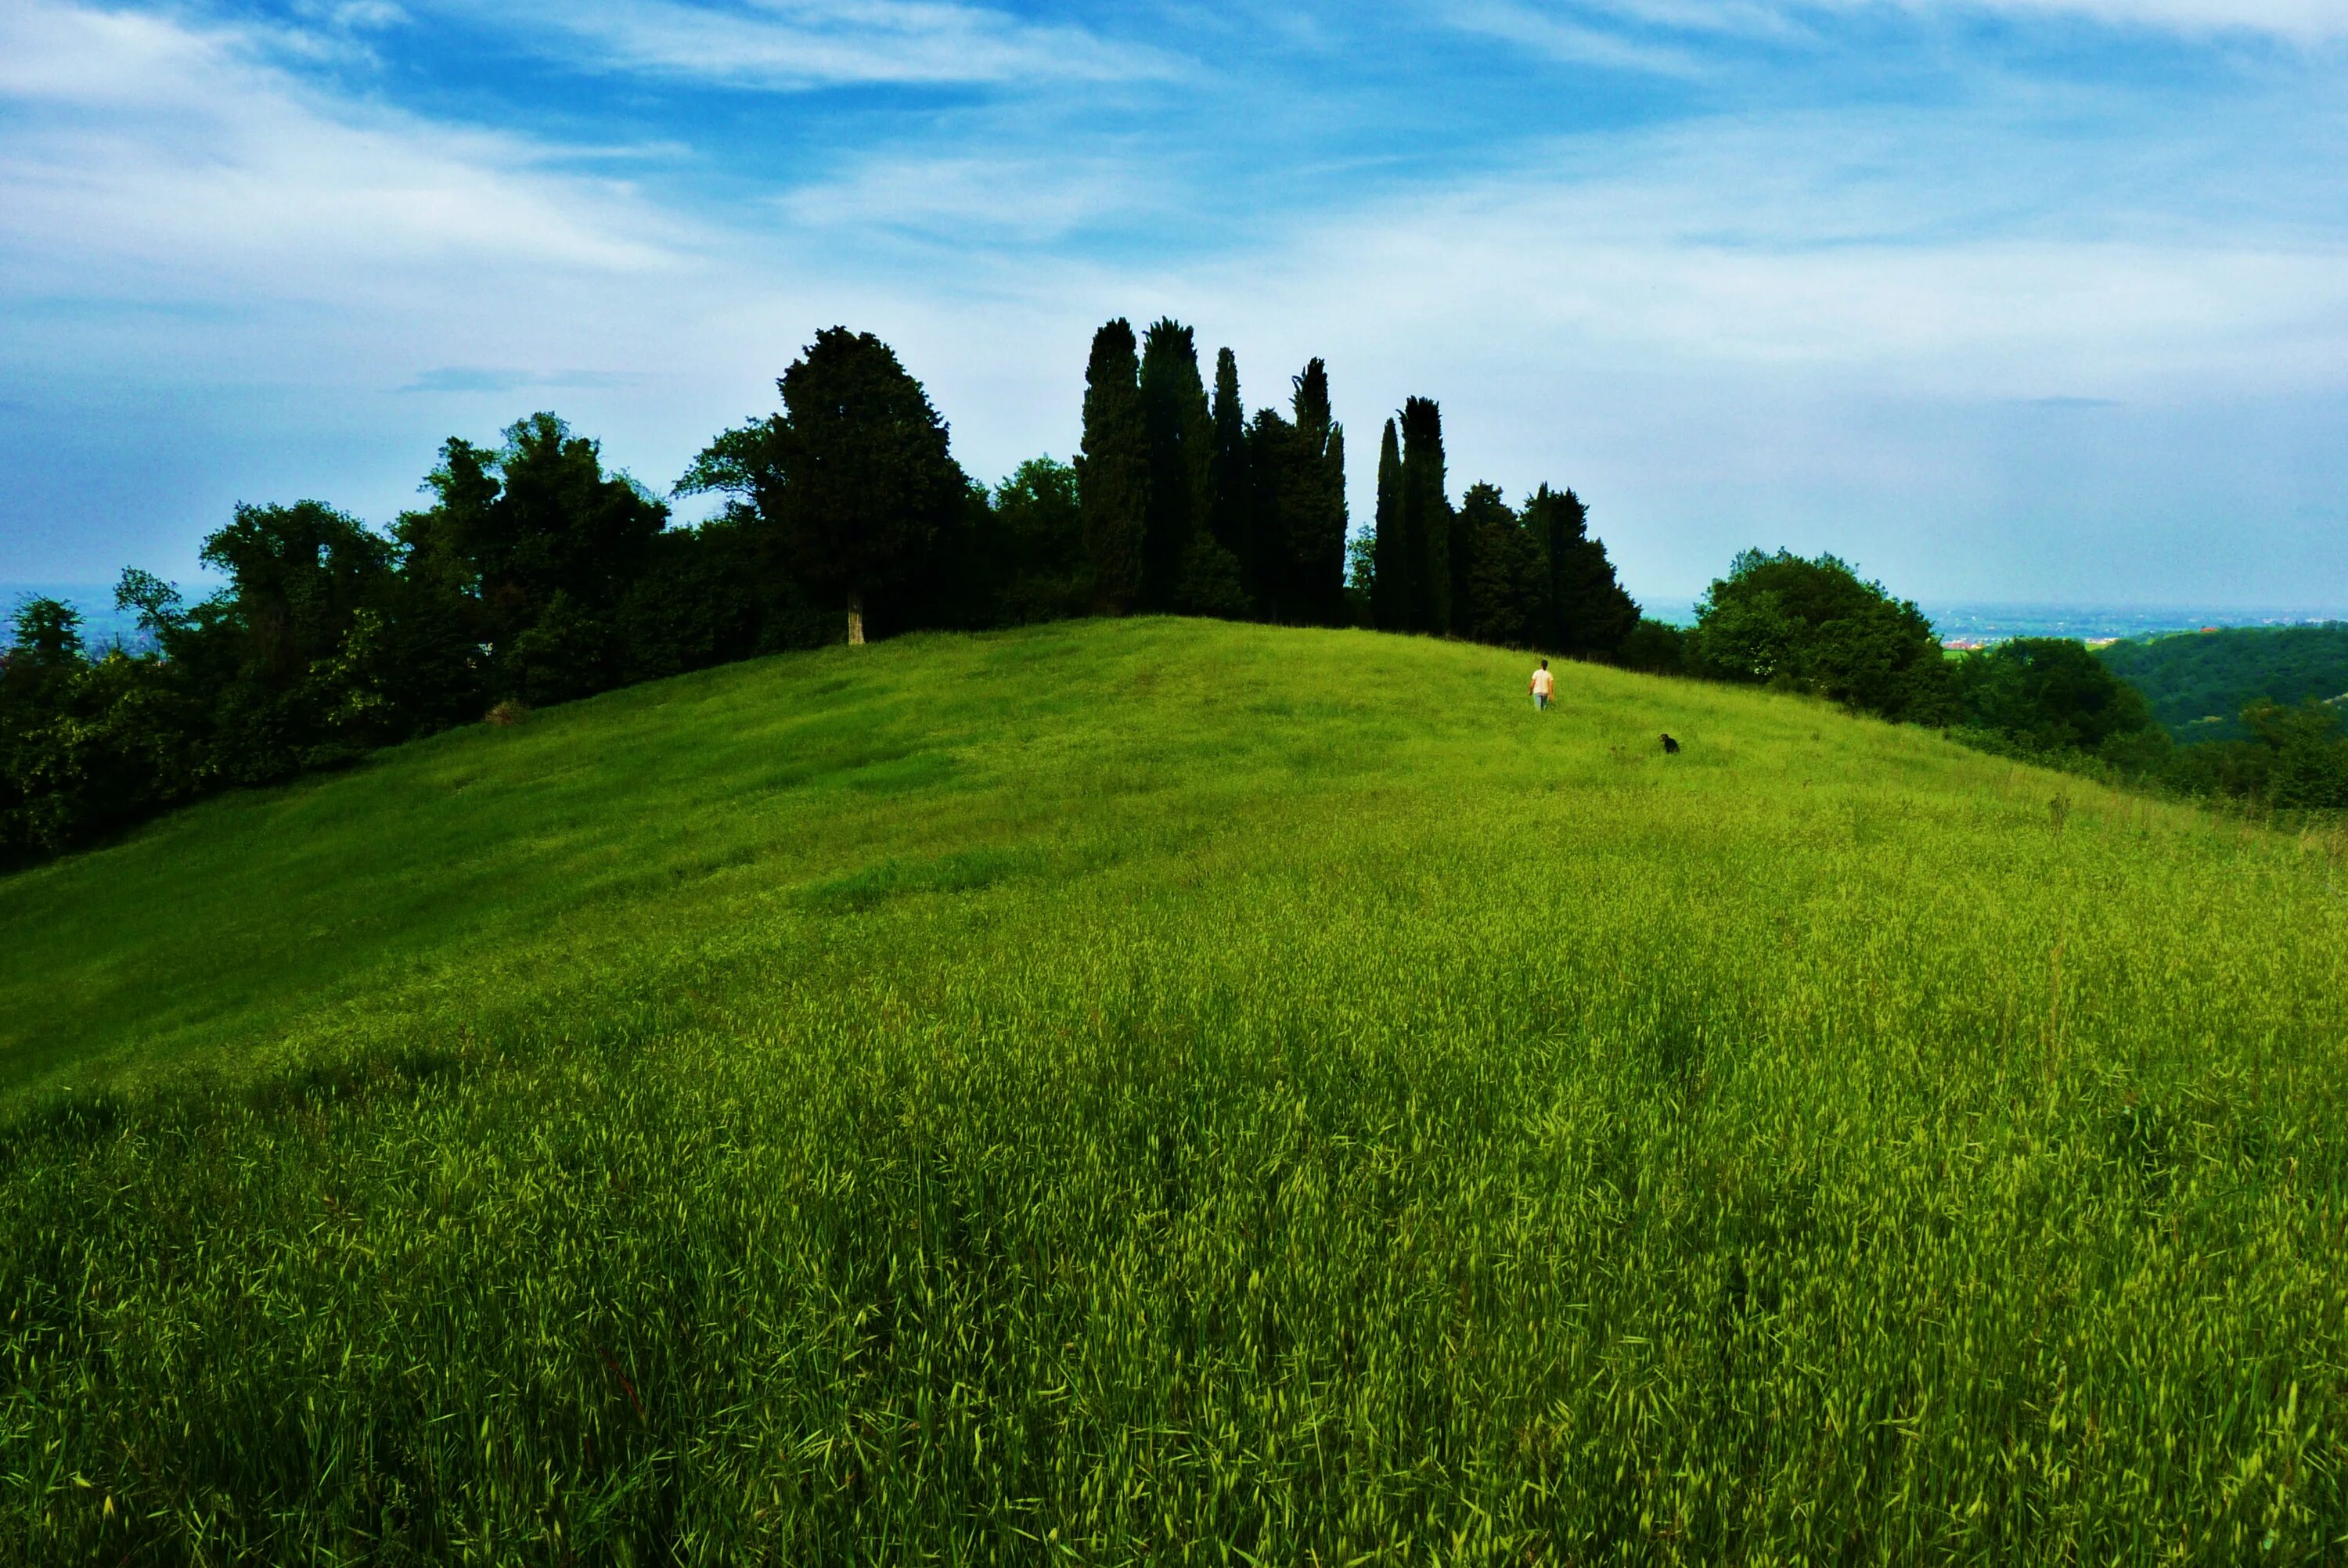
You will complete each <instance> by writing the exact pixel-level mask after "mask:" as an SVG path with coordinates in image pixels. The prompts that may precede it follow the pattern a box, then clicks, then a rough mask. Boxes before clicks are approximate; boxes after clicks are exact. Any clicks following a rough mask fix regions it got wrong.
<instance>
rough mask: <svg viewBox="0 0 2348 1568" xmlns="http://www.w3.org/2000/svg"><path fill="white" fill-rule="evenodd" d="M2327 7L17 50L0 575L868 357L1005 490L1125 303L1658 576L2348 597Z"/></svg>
mask: <svg viewBox="0 0 2348 1568" xmlns="http://www.w3.org/2000/svg"><path fill="white" fill-rule="evenodd" d="M2343 67H2348V5H2341V4H2339V3H2338V0H1972V3H1959V0H1711V3H1704V4H1699V3H1697V0H1583V3H1568V0H1455V3H1451V4H1437V3H1432V0H1430V3H1426V4H1419V3H1399V0H1398V3H1395V4H1373V3H1356V4H1346V5H1334V4H1333V5H1316V4H1303V5H1260V4H1227V5H1204V4H1179V3H1172V0H1167V3H1152V0H1135V3H1129V4H1124V5H1080V4H1074V3H1069V4H1039V5H964V4H960V3H957V0H726V3H709V4H702V3H697V0H659V3H652V4H622V3H619V0H467V3H464V4H458V3H457V0H280V3H273V4H226V3H218V4H205V3H201V0H196V3H190V4H184V5H149V6H129V5H112V6H100V5H81V4H74V3H71V0H10V3H9V5H7V6H6V7H5V8H0V473H5V475H6V477H7V483H6V484H5V487H0V580H12V581H27V580H47V581H72V580H93V579H110V578H111V577H112V576H113V575H114V573H115V571H116V570H117V569H118V568H119V567H121V566H122V565H124V564H128V563H137V564H140V565H144V566H148V567H150V568H152V569H158V570H160V571H163V572H165V573H166V574H167V575H174V576H179V577H181V578H183V579H184V578H188V577H190V576H191V575H192V572H193V561H194V554H195V548H196V545H197V542H198V541H199V540H200V539H201V537H202V536H203V534H204V533H206V532H207V531H209V530H210V529H211V528H216V527H218V526H219V525H220V524H221V522H223V521H224V520H225V519H226V517H227V515H228V512H229V509H230V507H232V505H233V504H234V503H235V502H236V501H237V500H239V499H252V500H290V499H293V498H295V497H304V496H315V497H320V498H323V499H326V500H330V501H333V502H335V503H336V504H338V505H341V506H343V507H346V508H348V509H350V510H353V511H355V512H357V513H358V514H359V515H361V516H363V517H366V518H371V519H373V520H376V521H378V522H384V521H387V520H388V519H389V518H391V517H392V516H394V515H395V514H396V512H397V511H398V510H399V509H401V508H402V507H406V506H408V505H411V504H413V497H414V494H415V487H416V485H417V480H418V478H419V477H421V475H422V474H423V473H424V471H425V470H426V469H427V468H428V467H429V466H430V465H431V462H432V458H433V454H434V451H435V449H436V447H437V446H438V443H439V441H440V440H441V439H442V438H443V437H445V436H449V435H464V436H469V437H472V438H475V439H489V438H491V437H493V436H494V435H495V433H496V431H497V430H498V428H499V426H501V425H504V424H506V423H508V422H509V421H510V420H512V419H514V418H516V417H518V416H520V415H524V414H527V413H529V412H530V411H531V410H533V409H537V408H544V407H551V408H553V409H556V410H557V411H559V412H561V413H562V414H563V415H566V416H567V417H569V418H570V419H571V420H572V422H573V423H574V424H575V425H578V426H580V427H581V428H582V429H583V430H585V431H586V432H588V433H589V434H592V435H594V436H599V437H601V438H602V441H603V443H604V450H605V453H606V456H607V457H608V458H609V459H610V460H612V461H613V462H614V463H616V464H618V465H620V466H625V467H626V468H628V469H629V470H630V471H631V472H633V473H634V474H635V475H636V476H637V477H640V478H642V479H644V481H645V482H647V483H648V484H650V485H652V486H654V487H655V488H662V487H665V486H666V485H668V484H669V483H670V482H672V481H673V480H674V479H675V477H676V476H677V475H678V473H680V472H681V471H682V469H683V468H684V466H685V464H686V463H687V462H688V461H689V460H690V458H691V456H692V455H693V453H694V452H695V450H696V449H697V448H698V446H700V445H701V443H702V442H703V441H705V439H706V438H707V437H708V436H710V435H711V434H712V433H714V432H715V431H716V430H717V429H719V428H721V427H722V426H724V425H728V424H732V423H735V422H736V421H738V420H740V419H741V418H743V417H744V416H746V415H750V414H752V413H755V412H763V411H764V410H765V409H767V407H769V406H771V405H772V402H773V391H772V382H773V378H774V377H775V376H776V375H777V374H780V372H781V370H782V369H783V367H784V366H785V365H786V364H788V363H789V361H790V360H791V359H792V357H794V355H795V354H797V352H798V349H799V347H800V345H801V344H803V343H805V342H806V341H807V340H808V338H809V337H810V336H811V335H812V333H814V331H815V330H816V329H817V328H819V327H820V326H824V325H828V324H830V323H834V322H843V323H849V324H851V325H856V326H860V327H869V328H870V329H872V330H875V331H878V332H880V333H881V334H882V335H884V336H885V337H887V338H889V339H890V341H891V342H892V343H895V344H896V345H897V347H898V349H899V351H900V353H901V355H902V356H903V358H904V359H905V361H906V363H907V364H909V365H910V366H911V368H912V369H913V371H914V373H915V374H918V375H920V376H922V378H923V380H924V381H925V382H926V383H927V384H928V385H929V387H930V390H931V394H932V397H933V399H934V400H935V401H936V402H937V404H938V405H939V406H940V408H941V409H942V412H943V413H944V414H945V415H946V417H947V418H948V419H949V420H950V421H951V422H952V423H953V429H954V443H955V449H956V452H957V455H958V456H960V457H961V458H962V460H963V464H964V465H965V466H967V467H969V468H970V469H971V470H972V471H973V473H976V474H978V475H980V476H981V477H987V478H993V477H997V476H999V475H1001V474H1003V473H1004V472H1005V471H1007V470H1008V469H1009V468H1011V467H1012V466H1014V465H1015V464H1016V463H1017V462H1018V461H1019V460H1020V459H1021V458H1022V457H1025V456H1032V455H1034V454H1035V453H1037V452H1045V451H1048V452H1051V453H1054V454H1057V455H1060V456H1066V455H1067V454H1068V453H1069V452H1070V451H1071V449H1072V448H1073V447H1074V446H1075V445H1076V435H1077V413H1078V401H1079V395H1080V391H1081V376H1082V368H1083V362H1084V354H1085V347H1086V342H1087V340H1088V337H1089V334H1090V333H1091V331H1092V329H1093V328H1094V327H1095V326H1096V325H1097V324H1098V323H1099V322H1100V321H1101V320H1102V319H1104V318H1105V317H1107V316H1108V315H1112V314H1125V315H1129V316H1131V317H1133V318H1134V319H1135V320H1136V321H1137V323H1139V322H1141V321H1145V320H1147V319H1148V318H1150V317H1154V316H1156V315H1158V314H1159V313H1172V314H1174V315H1176V316H1177V317H1179V319H1182V320H1184V321H1187V322H1189V323H1193V324H1194V325H1195V326H1196V327H1197V328H1198V330H1199V333H1200V339H1201V341H1202V343H1205V344H1207V345H1210V346H1211V345H1218V344H1223V343H1228V344H1230V345H1231V346H1232V347H1233V348H1234V349H1235V350H1236V351H1237V353H1238V354H1239V359H1240V367H1241V378H1242V381H1243V384H1244V385H1245V389H1246V391H1247V394H1248V396H1249V398H1250V400H1251V402H1253V403H1256V404H1263V403H1271V402H1276V401H1283V400H1284V398H1285V395H1286V392H1287V387H1288V377H1289V376H1290V375H1291V374H1293V372H1294V371H1295V370H1296V369H1297V368H1298V367H1299V366H1300V365H1301V364H1303V361H1304V359H1305V358H1306V357H1307V356H1309V355H1312V354H1321V355H1323V356H1325V357H1326V358H1327V359H1328V360H1329V362H1330V366H1331V372H1332V376H1333V381H1334V392H1335V395H1336V399H1337V403H1338V412H1339V415H1341V417H1343V418H1344V420H1345V421H1346V422H1347V425H1348V427H1349V430H1350V432H1351V435H1352V451H1353V454H1354V471H1355V472H1354V505H1355V511H1356V515H1357V519H1358V518H1361V517H1363V516H1365V514H1366V509H1367V507H1366V502H1367V496H1366V490H1367V487H1368V485H1369V482H1370V480H1371V477H1372V475H1371V467H1372V460H1373V457H1374V455H1375V440H1376V430H1377V425H1378V422H1379V420H1380V419H1381V418H1382V417H1383V416H1384V415H1385V413H1386V412H1387V411H1389V410H1391V409H1392V408H1394V407H1395V406H1396V405H1399V404H1400V402H1401V401H1402V399H1403V398H1404V397H1405V396H1406V395H1413V394H1424V395H1430V396H1433V397H1436V398H1437V399H1439V400H1440V401H1441V402H1442V405H1443V407H1444V412H1445V416H1446V427H1447V436H1448V440H1449V449H1450V454H1451V476H1452V481H1453V486H1454V489H1455V493H1456V491H1457V489H1459V488H1462V487H1465V486H1466V485H1467V484H1468V483H1469V482H1471V481H1473V480H1477V479H1489V480H1492V481H1493V482H1495V483H1498V484H1500V485H1502V486H1503V487H1506V488H1507V489H1508V490H1509V491H1510V492H1512V493H1515V492H1521V491H1524V490H1526V489H1529V487H1532V486H1533V485H1535V484H1536V483H1539V482H1541V481H1544V480H1546V481H1549V482H1550V483H1555V484H1570V485H1573V486H1576V487H1579V488H1580V489H1581V492H1582V494H1583V495H1584V497H1586V498H1587V499H1588V500H1589V501H1590V502H1591V507H1592V509H1593V518H1594V521H1595V524H1596V526H1597V528H1599V531H1600V532H1601V534H1602V535H1603V536H1604V537H1605V538H1606V539H1607V541H1608V543H1609V545H1610V547H1611V548H1612V550H1613V552H1614V554H1615V556H1616V559H1618V561H1620V563H1621V564H1622V568H1623V570H1624V575H1625V577H1626V579H1627V580H1628V581H1629V582H1630V584H1631V586H1632V589H1633V590H1634V591H1636V592H1639V593H1640V594H1642V595H1643V596H1644V597H1647V598H1649V599H1651V600H1656V601H1658V602H1661V601H1667V600H1679V599H1684V598H1685V597H1686V596H1687V595H1689V594H1691V593H1693V592H1694V591H1695V590H1696V589H1700V588H1701V586H1702V584H1703V583H1704V581H1705V580H1706V579H1708V578H1709V577H1711V576H1712V575H1713V574H1714V573H1715V572H1716V571H1717V570H1719V569H1721V568H1722V567H1723V566H1724V565H1725V562H1726V560H1727V559H1728V557H1729V556H1730V555H1731V554H1732V553H1733V552H1734V551H1735V549H1737V548H1740V547H1742V546H1744V545H1746V544H1754V543H1757V544H1762V545H1766V546H1776V545H1777V544H1781V543H1782V544H1787V545H1791V546H1793V547H1795V548H1800V549H1803V550H1805V551H1808V550H1815V549H1821V548H1831V549H1834V550H1836V551H1838V553H1840V554H1843V555H1845V556H1846V557H1848V558H1850V559H1854V560H1856V561H1857V562H1858V563H1859V565H1860V566H1861V567H1862V568H1863V569H1866V570H1868V571H1869V572H1870V573H1873V574H1876V575H1879V576H1881V577H1883V578H1884V579H1886V580H1887V582H1889V583H1890V585H1891V586H1892V587H1893V588H1895V589H1898V590H1900V591H1901V592H1903V593H1906V594H1910V595H1912V596H1915V597H1918V598H1922V599H1926V600H1953V599H2003V600H2068V601H2074V602H2076V601H2093V602H2129V601H2132V602H2149V603H2195V604H2204V605H2210V606H2220V605H2240V606H2261V607H2275V608H2300V609H2311V610H2348V548H2343V543H2348V68H2343Z"/></svg>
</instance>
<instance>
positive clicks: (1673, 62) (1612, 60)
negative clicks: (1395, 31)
mask: <svg viewBox="0 0 2348 1568" xmlns="http://www.w3.org/2000/svg"><path fill="white" fill-rule="evenodd" d="M1443 15H1444V17H1445V19H1446V20H1447V21H1448V22H1449V23H1450V24H1451V26H1455V27H1458V28H1460V29H1462V30H1464V31H1467V32H1470V33H1481V34H1483V35H1485V36H1488V37H1493V38H1498V39H1499V40H1501V41H1502V42H1504V43H1509V44H1517V45H1520V46H1523V47H1525V48H1528V49H1530V50H1532V51H1533V52H1535V53H1536V54H1540V55H1544V56H1548V57H1549V58H1550V59H1553V60H1560V61H1564V62H1566V63H1568V64H1570V65H1581V66H1597V67H1601V68H1603V69H1607V70H1626V71H1644V72H1651V73H1653V74H1656V75H1660V76H1673V77H1688V76H1694V75H1697V74H1698V72H1699V69H1700V67H1698V65H1697V63H1696V61H1695V60H1694V57H1693V56H1689V55H1687V54H1684V53H1683V52H1681V51H1679V50H1676V49H1667V48H1658V47H1655V46H1651V45H1645V44H1637V43H1632V42H1631V41H1629V40H1628V39H1625V38H1624V37H1622V35H1621V34H1619V33H1615V32H1609V31H1607V30H1606V29H1604V28H1602V27H1593V26H1588V25H1586V24H1584V23H1581V22H1579V21H1575V20H1571V19H1570V18H1568V17H1565V16H1560V15H1551V14H1550V13H1548V12H1545V11H1541V10H1539V9H1537V8H1535V7H1534V6H1532V5H1524V4H1521V3H1520V0H1468V3H1465V4H1454V5H1445V6H1444V7H1443Z"/></svg>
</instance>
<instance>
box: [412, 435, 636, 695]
mask: <svg viewBox="0 0 2348 1568" xmlns="http://www.w3.org/2000/svg"><path fill="white" fill-rule="evenodd" d="M425 485H426V487H427V489H429V490H430V491H431V492H432V495H433V497H434V501H435V504H434V505H433V506H432V507H430V508H429V509H427V510H425V511H420V512H410V513H407V515H406V516H404V517H402V518H400V519H399V522H398V524H397V525H396V528H395V529H394V533H395V534H396V537H397V538H398V539H399V541H400V543H401V544H402V545H404V546H405V547H406V548H407V560H406V562H405V564H404V575H406V576H407V577H410V578H413V579H417V583H418V585H419V586H425V587H429V588H432V589H438V591H439V592H441V593H443V594H448V595H454V596H456V597H457V598H458V599H460V600H464V601H467V603H468V604H469V611H468V613H469V615H470V617H471V618H472V620H473V621H474V633H473V641H479V642H484V643H487V644H489V653H490V659H491V662H492V664H493V665H494V676H493V680H494V683H495V685H496V686H497V687H498V688H499V689H501V690H502V691H503V692H504V693H505V694H507V695H511V696H527V697H528V699H529V700H530V701H531V702H561V701H565V700H567V699H569V698H572V697H583V696H587V695H589V694H591V693H592V692H600V691H602V690H604V689H606V688H607V687H610V686H612V685H614V684H616V683H617V682H619V681H620V679H621V678H622V671H623V647H622V642H621V638H620V633H619V629H618V624H617V623H618V619H619V614H620V608H621V605H622V603H623V600H625V599H626V598H627V597H628V595H629V594H630V593H631V592H632V591H633V588H634V585H635V584H636V582H637V581H638V580H639V579H641V578H642V577H643V576H644V572H645V570H646V569H647V568H648V566H649V564H650V562H651V559H652V555H653V549H654V543H653V541H654V539H655V538H658V537H659V535H660V533H661V530H662V529H663V528H666V527H667V525H668V507H666V506H665V505H664V503H662V502H660V501H658V500H656V499H654V497H651V496H649V495H647V494H646V493H645V492H644V487H642V486H640V485H638V484H637V483H636V482H635V481H634V480H633V479H631V478H629V477H627V476H626V475H624V474H613V473H609V472H606V471H605V469H604V466H603V459H602V447H601V446H600V445H598V444H597V443H596V442H595V441H593V440H592V439H591V438H589V437H587V436H581V435H578V434H577V433H575V432H574V431H572V428H571V427H570V425H567V424H565V423H564V422H563V421H562V420H561V418H559V417H557V416H556V415H553V414H551V413H544V412H541V413H538V414H534V415H530V417H529V418H527V419H521V420H517V421H515V422H514V423H513V424H512V425H509V426H507V428H506V431H505V442H504V445H503V446H499V448H497V449H496V450H494V451H490V450H488V449H485V448H483V447H480V446H475V445H473V444H472V443H471V442H469V441H465V440H462V439H460V438H458V437H453V436H452V437H451V438H450V439H449V440H448V442H446V443H445V444H444V445H443V446H442V447H441V460H440V466H438V468H436V469H434V470H433V471H432V473H431V475H430V476H429V477H427V479H426V480H425Z"/></svg>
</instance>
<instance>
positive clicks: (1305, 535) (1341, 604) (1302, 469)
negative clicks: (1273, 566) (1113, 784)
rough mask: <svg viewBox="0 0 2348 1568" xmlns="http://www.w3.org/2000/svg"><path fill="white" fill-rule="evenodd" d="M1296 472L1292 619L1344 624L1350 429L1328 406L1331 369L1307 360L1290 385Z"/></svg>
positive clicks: (1291, 529)
mask: <svg viewBox="0 0 2348 1568" xmlns="http://www.w3.org/2000/svg"><path fill="white" fill-rule="evenodd" d="M1291 384H1292V386H1293V387H1294V389H1295V392H1294V396H1293V398H1292V405H1291V406H1292V409H1293V411H1294V413H1295V415H1296V420H1295V431H1296V449H1295V454H1294V460H1295V463H1296V465H1297V474H1296V477H1295V482H1294V484H1293V487H1292V494H1293V496H1294V497H1295V498H1294V502H1293V505H1292V509H1291V513H1290V516H1289V518H1288V537H1287V544H1288V563H1289V574H1290V580H1289V584H1288V591H1287V593H1286V595H1285V598H1286V600H1287V601H1288V604H1289V607H1290V614H1291V616H1292V619H1294V620H1299V621H1302V622H1304V623H1306V624H1308V625H1317V626H1340V625H1343V624H1344V620H1345V427H1344V425H1340V424H1338V423H1337V420H1336V416H1335V415H1334V413H1333V412H1332V411H1331V408H1330V405H1329V367H1328V365H1327V364H1325V363H1323V361H1321V360H1318V359H1313V360H1308V361H1306V362H1305V365H1304V369H1303V372H1302V373H1300V374H1298V375H1297V376H1296V377H1295V378H1294V379H1293V380H1292V383H1291Z"/></svg>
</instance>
